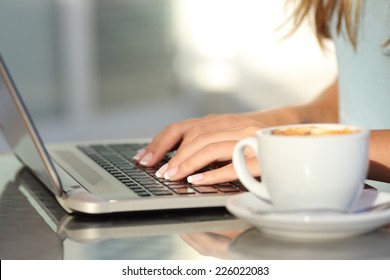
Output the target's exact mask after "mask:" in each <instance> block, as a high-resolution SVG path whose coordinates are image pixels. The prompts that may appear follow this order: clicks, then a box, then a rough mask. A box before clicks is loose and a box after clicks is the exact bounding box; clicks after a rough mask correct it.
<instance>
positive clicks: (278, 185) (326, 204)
mask: <svg viewBox="0 0 390 280" xmlns="http://www.w3.org/2000/svg"><path fill="white" fill-rule="evenodd" d="M368 142H369V132H368V131H367V130H366V129H363V128H359V127H355V126H347V125H341V124H313V125H312V124H310V125H309V124H304V125H289V126H279V127H271V128H266V129H262V130H259V131H258V132H257V133H256V136H255V137H250V138H246V139H242V140H241V141H239V142H238V143H237V145H236V147H235V149H234V153H233V163H234V167H235V169H236V172H237V175H238V177H239V179H240V181H241V182H242V183H243V185H244V186H245V187H246V188H247V189H248V190H249V191H250V192H252V193H254V194H255V195H256V196H258V197H260V198H262V199H265V200H271V201H272V203H273V205H274V207H275V208H276V209H277V210H280V211H291V210H303V211H310V210H314V209H323V210H328V211H348V210H349V209H350V208H351V207H352V206H353V204H354V203H355V201H356V200H357V198H358V197H359V195H360V193H361V191H362V189H363V186H364V181H365V179H366V175H367V169H368ZM247 147H250V148H252V149H253V150H254V151H255V154H256V157H257V159H258V161H259V166H260V170H261V182H259V181H257V180H256V179H255V178H253V176H252V175H251V174H250V172H249V170H248V168H247V165H246V162H245V149H246V148H247Z"/></svg>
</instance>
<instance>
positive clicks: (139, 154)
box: [133, 149, 146, 160]
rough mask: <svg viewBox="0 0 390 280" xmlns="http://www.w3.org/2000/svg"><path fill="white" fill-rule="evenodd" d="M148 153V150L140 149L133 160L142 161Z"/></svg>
mask: <svg viewBox="0 0 390 280" xmlns="http://www.w3.org/2000/svg"><path fill="white" fill-rule="evenodd" d="M145 153H146V150H145V149H140V150H138V151H137V153H136V154H135V156H133V159H134V160H140V159H141V158H142V157H143V155H144V154H145Z"/></svg>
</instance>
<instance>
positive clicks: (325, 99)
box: [248, 81, 339, 126]
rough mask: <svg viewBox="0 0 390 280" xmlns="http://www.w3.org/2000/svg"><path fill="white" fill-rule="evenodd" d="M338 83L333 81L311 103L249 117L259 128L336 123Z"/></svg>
mask: <svg viewBox="0 0 390 280" xmlns="http://www.w3.org/2000/svg"><path fill="white" fill-rule="evenodd" d="M338 110H339V108H338V83H337V81H335V82H334V83H333V84H332V85H330V86H329V87H328V88H326V89H325V90H324V91H323V92H322V93H321V94H320V95H319V96H318V97H317V98H316V99H314V100H313V101H312V102H310V103H307V104H304V105H299V106H292V107H286V108H280V109H273V110H266V111H261V112H256V113H252V114H248V115H251V116H252V117H253V118H254V119H256V120H257V122H258V123H259V126H275V125H286V124H298V123H326V122H328V123H336V122H338V121H339V114H338Z"/></svg>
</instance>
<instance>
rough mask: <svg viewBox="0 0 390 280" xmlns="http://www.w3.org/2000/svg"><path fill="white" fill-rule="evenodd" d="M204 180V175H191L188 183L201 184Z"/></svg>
mask: <svg viewBox="0 0 390 280" xmlns="http://www.w3.org/2000/svg"><path fill="white" fill-rule="evenodd" d="M203 178H204V175H203V174H195V175H191V176H188V177H187V182H188V183H190V184H191V183H197V182H200V181H202V180H203Z"/></svg>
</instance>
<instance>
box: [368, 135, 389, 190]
mask: <svg viewBox="0 0 390 280" xmlns="http://www.w3.org/2000/svg"><path fill="white" fill-rule="evenodd" d="M368 179H371V180H377V181H382V182H389V183H390V130H372V131H371V138H370V168H369V172H368Z"/></svg>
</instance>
